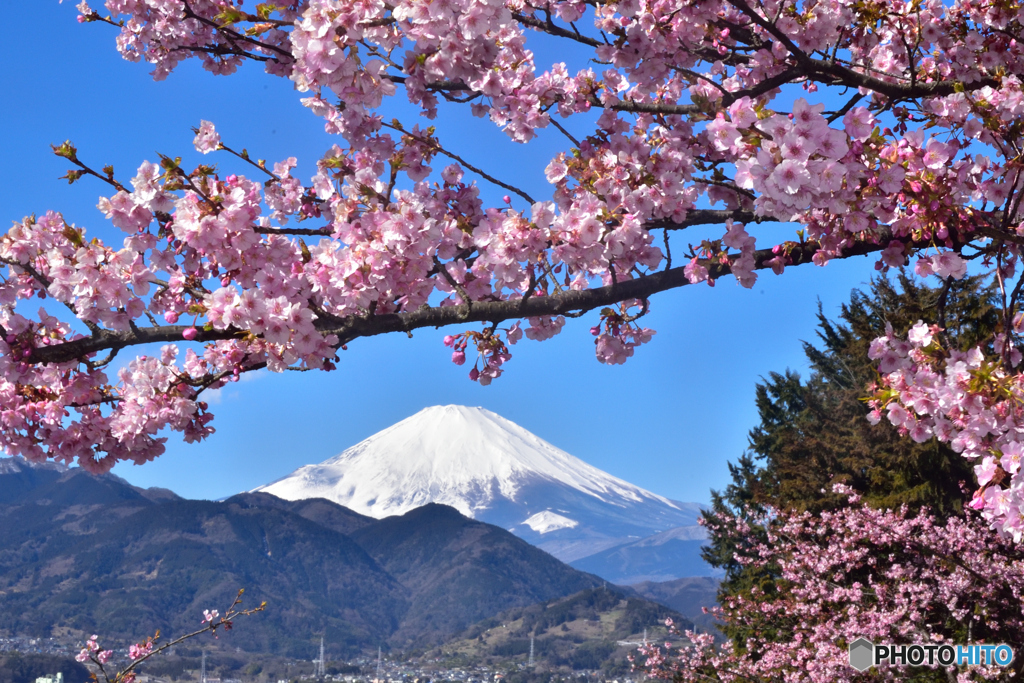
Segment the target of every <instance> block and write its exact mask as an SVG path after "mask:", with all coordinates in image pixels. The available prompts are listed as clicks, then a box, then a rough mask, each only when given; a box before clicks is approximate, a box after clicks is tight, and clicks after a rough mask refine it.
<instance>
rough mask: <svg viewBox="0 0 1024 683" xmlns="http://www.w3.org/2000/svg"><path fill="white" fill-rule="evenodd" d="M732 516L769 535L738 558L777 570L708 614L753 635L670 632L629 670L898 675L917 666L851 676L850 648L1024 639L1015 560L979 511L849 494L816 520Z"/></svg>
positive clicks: (727, 676)
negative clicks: (946, 510)
mask: <svg viewBox="0 0 1024 683" xmlns="http://www.w3.org/2000/svg"><path fill="white" fill-rule="evenodd" d="M840 490H843V489H842V488H841V487H840ZM846 492H847V493H851V494H852V492H850V491H848V490H846ZM729 521H730V522H731V523H732V524H733V525H737V526H738V527H739V529H740V531H742V530H744V529H750V526H751V524H752V523H757V524H761V525H764V527H765V529H766V530H767V535H766V536H767V537H766V540H765V541H764V542H760V543H754V544H752V546H751V547H750V548H745V549H741V550H740V551H739V553H738V554H737V557H736V559H737V560H738V561H739V562H740V563H741V564H743V565H746V566H750V567H756V568H759V569H760V570H762V571H764V572H765V573H766V574H767V575H770V576H772V577H774V579H773V581H774V584H773V586H772V587H771V589H770V590H765V589H764V587H763V584H762V585H761V587H759V586H754V587H752V588H751V589H750V591H749V592H744V593H742V594H737V595H733V596H730V597H728V598H727V599H726V600H724V601H723V604H722V605H721V607H720V608H714V609H713V610H712V611H713V612H714V614H715V616H716V617H717V618H718V619H719V621H720V622H722V623H723V624H724V625H726V626H732V627H735V628H739V629H743V630H744V631H745V632H747V633H752V634H753V635H752V636H751V637H749V638H746V639H745V640H744V642H742V643H739V644H738V643H735V642H731V641H730V642H727V643H726V644H725V645H724V646H718V645H716V643H715V641H714V637H713V636H711V635H709V634H696V633H693V632H690V631H685V632H679V631H678V630H677V631H676V642H675V643H666V644H664V645H655V644H651V645H648V646H645V647H643V648H641V650H640V652H639V654H638V655H637V656H635V659H634V661H635V665H637V666H641V667H643V668H644V669H645V670H646V672H647V673H649V674H650V675H652V676H654V677H656V678H661V679H665V680H672V681H677V682H679V683H688V682H689V681H693V682H695V683H696V682H697V681H707V680H721V681H736V682H739V681H749V680H756V681H767V680H772V681H776V680H777V681H806V682H808V683H817V682H820V683H845V682H851V683H852V682H853V681H863V680H872V681H876V680H877V681H902V680H907V677H908V676H909V675H912V674H919V673H922V672H923V671H924V670H922V669H915V668H903V667H900V666H881V667H875V668H872V669H870V670H869V671H867V672H864V673H861V672H858V671H857V670H856V669H854V668H853V667H851V666H850V664H849V658H848V652H847V648H848V646H849V644H850V643H851V642H853V641H854V640H856V639H857V638H866V639H868V640H870V641H872V642H874V643H892V644H896V645H900V644H903V645H907V644H913V643H924V644H934V645H943V644H951V645H956V644H964V643H966V642H972V643H976V642H984V643H1003V642H1006V643H1019V642H1021V637H1022V636H1024V617H1022V615H1021V611H1020V600H1021V598H1022V597H1024V556H1021V554H1020V550H1019V547H1018V546H1017V545H1016V544H1015V543H1013V542H1008V541H1006V540H1004V539H1002V538H1000V536H999V535H998V534H996V533H995V532H993V531H992V530H991V529H989V528H987V525H986V524H985V522H984V521H982V520H979V519H978V518H977V516H976V515H975V516H970V515H969V516H968V517H967V518H966V519H962V518H960V517H956V516H954V517H951V518H949V519H948V520H947V521H945V522H940V521H939V520H937V519H936V518H935V517H933V516H932V515H930V514H929V513H928V512H927V511H926V510H922V511H921V512H919V513H917V514H915V515H911V514H910V513H908V512H907V510H906V509H900V510H875V509H871V508H869V507H867V506H864V505H863V504H861V503H860V502H859V499H858V497H857V496H856V495H850V497H849V504H848V505H846V506H844V507H841V508H840V509H838V510H835V511H832V512H824V513H822V514H821V515H820V516H814V515H811V514H809V513H802V512H795V511H781V510H770V511H769V512H768V513H767V515H765V516H764V517H763V518H760V519H755V520H753V521H746V520H743V519H738V518H737V519H733V518H730V519H729ZM670 626H671V624H670ZM946 671H947V672H948V673H946V675H945V677H947V678H949V679H950V680H958V681H965V682H966V681H983V680H1006V678H1007V676H1008V675H1009V673H1010V672H1008V671H1007V670H1006V669H1005V668H1002V667H998V666H994V665H992V666H965V665H960V666H954V667H950V668H949V669H947V670H946ZM936 673H939V675H940V676H942V671H941V670H939V671H936Z"/></svg>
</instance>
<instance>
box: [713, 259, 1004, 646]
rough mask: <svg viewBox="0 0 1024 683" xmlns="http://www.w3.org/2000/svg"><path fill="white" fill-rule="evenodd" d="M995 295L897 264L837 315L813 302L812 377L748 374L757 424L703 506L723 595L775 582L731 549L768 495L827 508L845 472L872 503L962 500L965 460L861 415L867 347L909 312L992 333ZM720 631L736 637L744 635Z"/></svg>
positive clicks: (969, 475)
mask: <svg viewBox="0 0 1024 683" xmlns="http://www.w3.org/2000/svg"><path fill="white" fill-rule="evenodd" d="M995 297H996V292H995V288H994V287H993V285H992V283H990V282H985V281H984V280H983V279H982V278H979V277H974V278H965V279H963V280H961V281H950V282H949V283H948V284H947V285H946V286H945V287H944V288H938V289H934V288H930V287H928V286H925V285H923V284H921V283H920V282H918V281H916V280H914V279H913V278H912V277H910V276H908V275H907V274H906V273H904V272H902V271H901V272H900V273H899V274H898V275H897V277H896V280H895V282H894V281H893V280H890V279H888V278H886V277H880V278H876V279H874V280H873V281H872V282H871V284H870V286H869V288H868V289H867V291H858V290H855V291H854V292H852V295H851V298H850V302H849V303H847V304H844V305H843V306H842V309H841V311H840V314H839V320H838V321H833V320H829V319H828V318H827V317H826V316H825V314H824V312H823V311H822V309H821V307H820V304H819V309H818V337H819V342H820V344H819V346H815V345H814V344H811V343H807V342H805V343H804V352H805V354H806V356H807V359H808V361H809V364H810V367H811V374H810V376H809V377H808V378H807V379H806V380H804V379H802V378H801V377H800V376H799V375H798V374H797V373H795V372H793V371H790V370H786V371H785V372H784V373H776V372H773V373H771V374H770V375H769V376H768V377H767V378H766V379H764V380H763V381H762V382H761V383H759V384H758V385H757V387H756V398H755V400H756V403H757V409H758V414H759V416H760V423H759V424H758V425H757V426H756V427H754V428H753V429H752V430H751V431H750V435H749V442H750V448H749V451H748V452H747V453H744V454H743V455H741V456H740V458H739V460H738V462H737V463H736V464H733V463H730V464H729V471H730V475H731V478H732V483H731V484H729V485H728V486H727V487H726V488H725V490H724V491H721V492H719V491H712V506H711V509H710V510H709V511H708V512H706V513H705V514H704V523H705V524H706V526H707V528H708V531H709V536H710V544H709V545H708V546H707V547H706V548H705V550H704V553H703V554H704V559H705V560H706V561H707V562H709V563H710V564H711V565H713V566H715V567H718V568H721V569H724V570H725V573H726V575H725V579H724V580H723V582H722V585H721V587H720V590H719V599H720V601H721V600H727V599H728V598H729V596H733V595H738V594H743V595H746V596H749V595H750V594H751V591H752V589H756V590H754V592H755V593H758V594H761V595H764V596H771V595H774V593H775V592H776V591H777V590H780V587H779V586H778V585H777V584H776V581H775V576H774V572H773V571H772V568H771V567H762V568H758V569H751V568H749V567H745V566H743V565H741V564H739V563H738V562H736V560H735V559H734V558H735V554H736V552H737V551H738V550H743V549H745V548H748V547H750V546H752V545H755V544H756V543H758V542H761V541H763V540H764V538H765V536H764V533H763V530H762V529H761V528H759V527H756V526H755V527H754V528H755V533H754V534H753V535H751V534H740V533H737V532H736V529H735V527H736V523H735V522H736V520H737V518H742V519H747V520H749V519H751V518H752V517H753V516H755V515H758V514H760V513H762V512H764V510H765V509H766V507H768V506H771V507H774V508H776V509H796V510H807V511H810V512H812V513H818V512H821V511H823V510H827V509H834V508H836V507H837V506H839V505H840V504H841V503H842V499H841V497H840V496H838V495H836V494H834V493H832V485H833V484H836V483H843V484H847V485H849V486H852V487H853V488H854V489H855V490H857V491H859V492H860V493H861V494H863V497H864V500H865V502H866V503H867V504H869V505H871V506H874V507H879V508H895V507H899V506H900V505H904V504H905V505H907V506H908V507H909V508H911V509H912V510H915V509H917V508H920V507H921V506H928V508H929V509H930V510H931V511H932V512H933V513H934V514H936V515H937V516H938V517H940V518H946V517H948V516H950V515H956V514H958V513H960V512H961V511H962V509H963V504H964V502H965V501H966V499H967V493H966V491H967V490H969V489H970V487H971V485H972V484H973V481H974V473H973V470H972V465H971V463H970V462H968V461H967V460H965V459H964V458H963V457H961V456H960V455H959V454H958V453H956V452H954V451H953V450H952V449H951V448H949V447H948V446H946V445H944V444H940V443H938V441H937V440H936V439H934V438H933V439H931V440H930V441H928V442H925V443H920V444H919V443H915V442H914V441H913V440H911V439H909V438H907V437H906V436H901V435H900V434H899V433H898V432H897V430H896V428H895V427H893V426H892V425H891V424H889V423H888V421H887V420H884V419H883V420H882V422H881V423H879V424H877V425H871V424H870V423H869V422H868V421H867V419H866V415H867V412H868V408H867V406H866V405H865V403H864V402H863V400H862V398H863V397H864V396H866V395H868V394H869V393H870V392H869V387H870V385H871V384H872V383H873V382H874V381H875V378H876V377H877V373H876V370H875V368H874V365H873V362H872V361H871V360H870V359H869V358H868V346H869V345H870V343H871V341H872V340H873V339H875V338H876V337H879V336H882V335H884V334H885V330H886V324H890V325H891V326H892V328H893V329H894V330H895V331H896V332H897V333H901V334H902V333H905V332H906V330H908V329H909V328H910V327H911V326H913V325H914V324H915V323H917V321H918V320H923V321H925V322H926V323H930V324H938V325H940V326H941V327H944V328H945V332H944V335H945V339H944V342H945V343H946V344H948V345H949V346H952V347H956V348H961V349H963V348H967V347H969V346H972V345H975V344H978V343H979V342H985V341H986V340H989V341H990V339H991V337H992V335H993V334H994V333H995V331H996V330H997V327H998V325H999V311H998V308H997V306H996V298H995ZM726 635H728V636H729V637H731V638H733V639H734V640H736V641H737V642H741V641H742V640H743V639H744V637H745V635H746V634H742V633H731V632H728V630H727V633H726ZM780 637H781V634H780Z"/></svg>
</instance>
